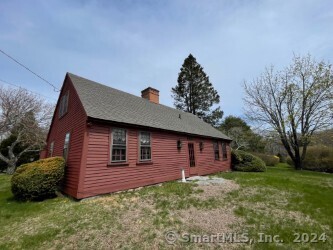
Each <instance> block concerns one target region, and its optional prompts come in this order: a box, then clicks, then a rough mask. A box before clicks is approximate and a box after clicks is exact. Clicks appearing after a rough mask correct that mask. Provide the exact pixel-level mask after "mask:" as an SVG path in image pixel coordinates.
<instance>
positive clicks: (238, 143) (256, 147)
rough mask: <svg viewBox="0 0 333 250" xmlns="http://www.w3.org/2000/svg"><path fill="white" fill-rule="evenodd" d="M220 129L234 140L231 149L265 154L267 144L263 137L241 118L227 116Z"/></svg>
mask: <svg viewBox="0 0 333 250" xmlns="http://www.w3.org/2000/svg"><path fill="white" fill-rule="evenodd" d="M219 129H220V130H221V131H222V132H224V133H225V134H227V135H228V136H229V137H230V138H232V140H233V141H232V142H231V147H232V148H233V149H236V150H238V149H242V150H248V151H253V152H263V151H264V149H265V143H264V141H263V137H262V136H260V135H258V134H256V133H254V132H253V131H252V130H251V127H250V126H249V125H248V124H247V123H246V122H245V121H244V120H243V119H242V118H240V117H236V116H232V115H230V116H227V117H226V118H225V119H224V120H223V122H222V123H221V125H220V127H219Z"/></svg>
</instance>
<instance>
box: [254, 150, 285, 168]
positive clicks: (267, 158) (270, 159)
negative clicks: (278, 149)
mask: <svg viewBox="0 0 333 250" xmlns="http://www.w3.org/2000/svg"><path fill="white" fill-rule="evenodd" d="M252 154H253V155H255V156H257V157H259V158H260V159H261V160H263V161H264V162H265V164H266V166H275V165H276V164H278V163H279V162H280V158H279V157H278V156H275V155H267V154H262V153H252Z"/></svg>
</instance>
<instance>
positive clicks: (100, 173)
mask: <svg viewBox="0 0 333 250" xmlns="http://www.w3.org/2000/svg"><path fill="white" fill-rule="evenodd" d="M229 143H230V138H228V137H227V136H225V135H224V134H222V133H221V132H220V131H218V130H216V129H215V128H213V127H212V126H210V125H209V124H207V123H205V122H204V121H202V120H201V119H199V118H198V117H196V116H195V115H193V114H190V113H185V112H182V111H179V110H176V109H173V108H170V107H167V106H164V105H162V104H159V91H158V90H156V89H153V88H150V87H149V88H147V89H145V90H143V91H142V97H137V96H134V95H131V94H128V93H125V92H122V91H119V90H116V89H113V88H110V87H107V86H105V85H102V84H99V83H96V82H93V81H90V80H88V79H85V78H82V77H79V76H76V75H73V74H70V73H67V74H66V77H65V80H64V83H63V86H62V88H61V92H60V97H59V100H58V103H57V106H56V110H55V113H54V116H53V119H52V124H51V128H50V131H49V134H48V137H47V149H46V150H44V152H42V154H41V157H42V158H45V157H51V156H64V158H65V159H66V161H67V167H66V177H65V184H64V192H65V193H67V194H68V195H70V196H73V197H75V198H77V199H82V198H85V197H89V196H95V195H99V194H104V193H110V192H115V191H119V190H126V189H130V188H135V187H140V186H145V185H151V184H155V183H160V182H164V181H170V180H177V179H180V178H181V171H182V169H184V170H185V175H186V177H189V176H193V175H207V174H211V173H216V172H219V171H226V170H230V166H231V160H230V147H229Z"/></svg>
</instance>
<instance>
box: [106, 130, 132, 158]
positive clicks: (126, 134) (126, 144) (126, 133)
mask: <svg viewBox="0 0 333 250" xmlns="http://www.w3.org/2000/svg"><path fill="white" fill-rule="evenodd" d="M114 129H122V130H125V136H126V143H125V147H126V148H125V150H126V153H125V160H119V161H113V160H112V156H113V155H112V151H113V130H114ZM116 145H119V144H116ZM110 150H111V152H110V162H111V163H123V162H127V154H128V151H127V150H128V131H127V129H124V128H112V129H111V147H110Z"/></svg>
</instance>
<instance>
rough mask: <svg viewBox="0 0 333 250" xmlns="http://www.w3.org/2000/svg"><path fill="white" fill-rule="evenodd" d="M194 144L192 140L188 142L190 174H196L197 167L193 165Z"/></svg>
mask: <svg viewBox="0 0 333 250" xmlns="http://www.w3.org/2000/svg"><path fill="white" fill-rule="evenodd" d="M194 152H195V151H194V144H193V143H192V142H189V143H188V160H189V165H190V175H196V174H198V173H197V167H196V166H195V153H194Z"/></svg>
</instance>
